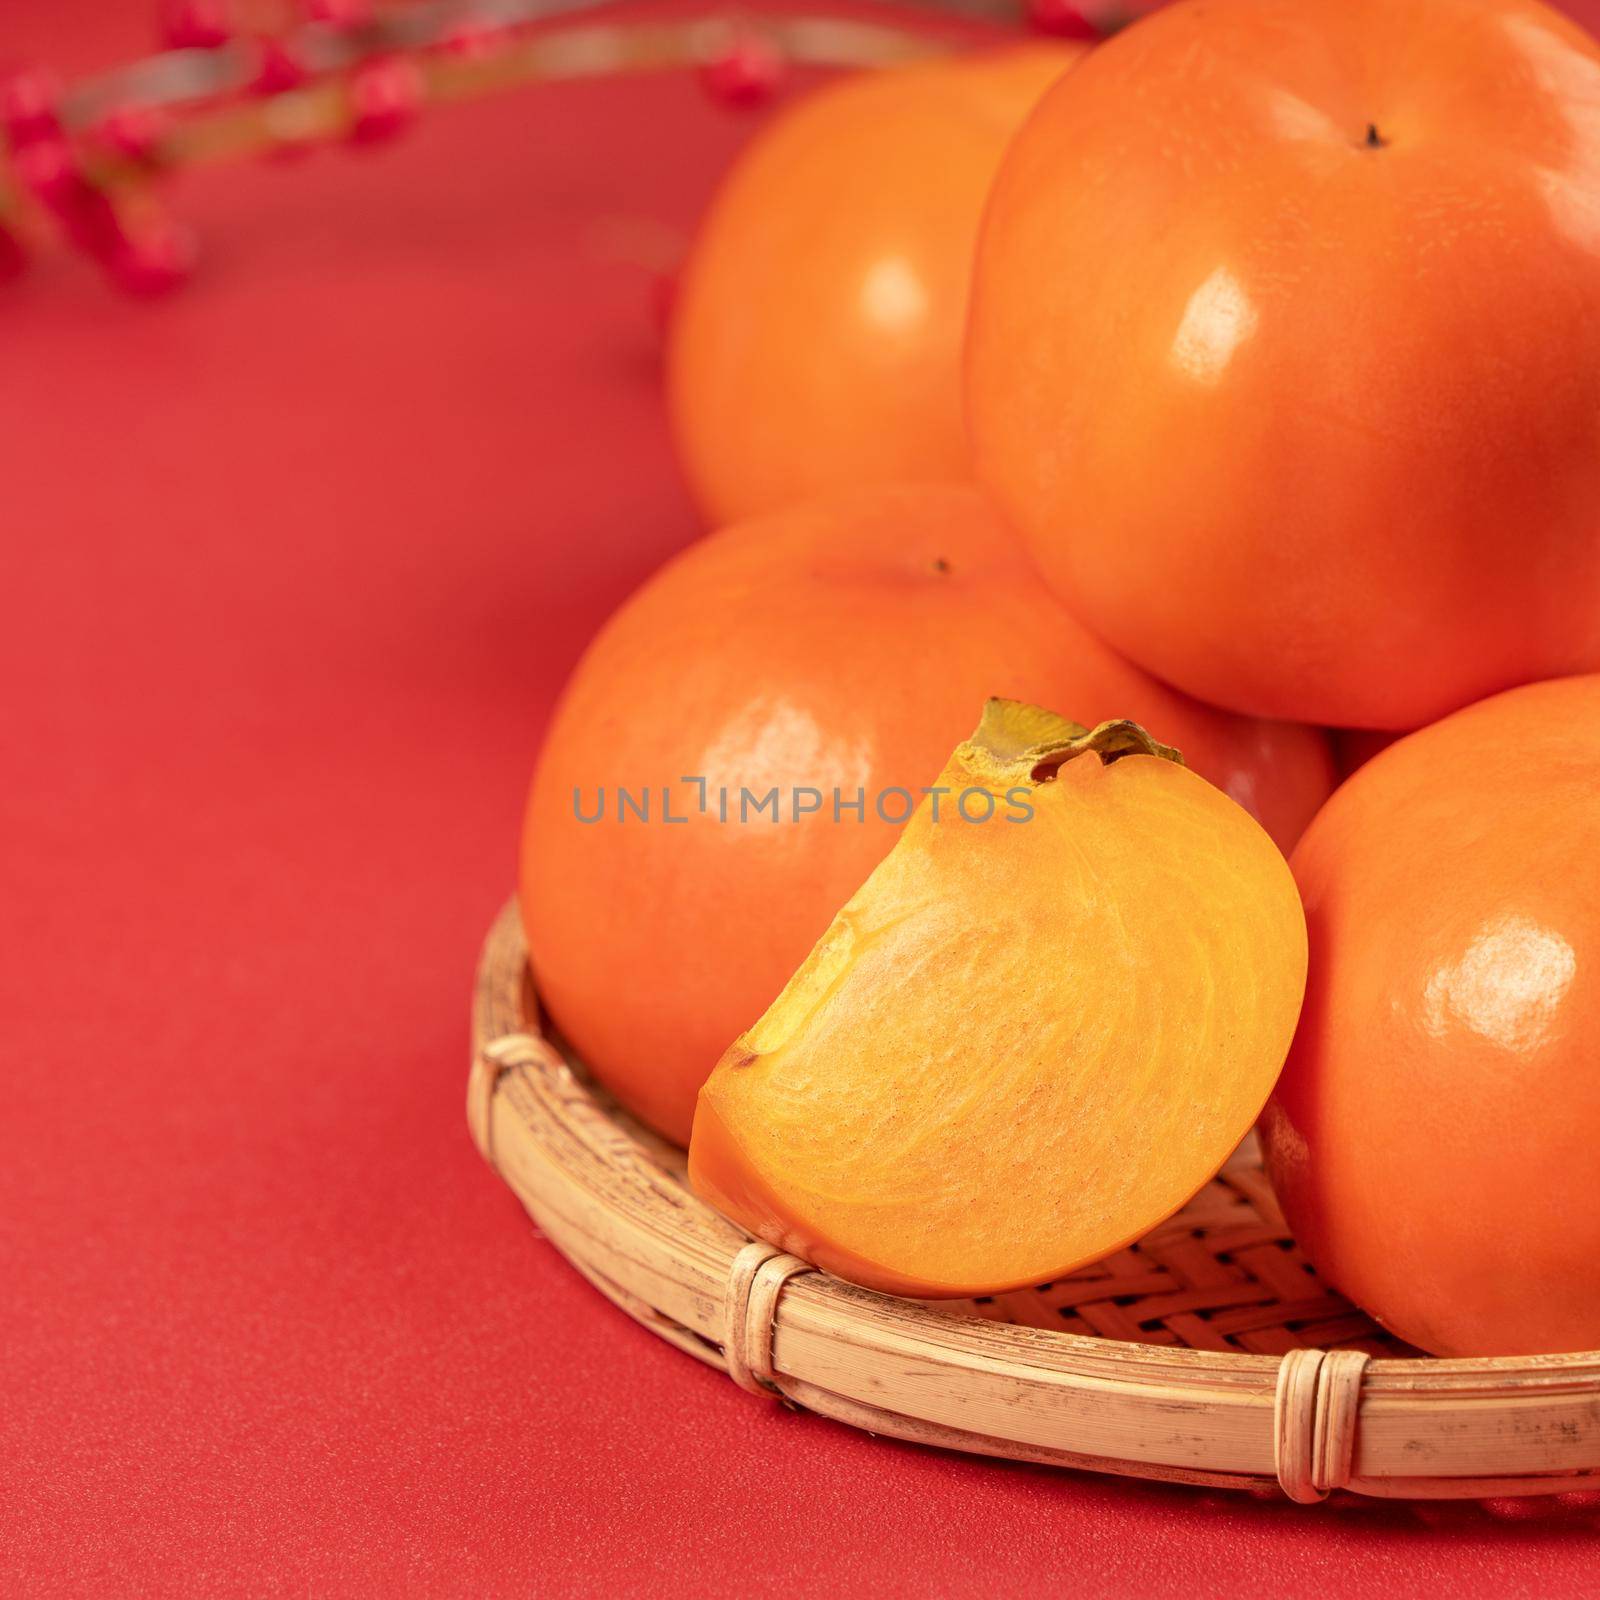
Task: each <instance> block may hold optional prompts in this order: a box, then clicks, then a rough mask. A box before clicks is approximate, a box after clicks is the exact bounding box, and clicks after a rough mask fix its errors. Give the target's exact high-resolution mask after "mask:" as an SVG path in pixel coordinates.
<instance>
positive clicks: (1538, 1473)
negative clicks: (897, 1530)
mask: <svg viewBox="0 0 1600 1600" xmlns="http://www.w3.org/2000/svg"><path fill="white" fill-rule="evenodd" d="M472 1032H473V1058H472V1068H471V1076H470V1078H469V1081H468V1088H467V1120H468V1124H469V1126H470V1128H471V1130H472V1136H473V1138H474V1140H475V1141H476V1142H477V1145H478V1148H479V1149H480V1150H481V1151H482V1153H483V1155H484V1158H485V1159H486V1160H487V1161H488V1162H489V1164H490V1165H491V1166H492V1167H493V1168H494V1169H495V1170H496V1171H497V1172H498V1173H499V1174H500V1176H501V1177H502V1178H503V1179H504V1180H505V1181H506V1183H508V1184H509V1185H510V1187H511V1189H512V1190H513V1191H514V1192H515V1194H516V1195H517V1198H518V1199H519V1200H520V1201H521V1202H522V1204H523V1206H524V1208H525V1209H526V1210H527V1211H528V1213H529V1215H530V1216H531V1217H532V1218H533V1220H534V1221H535V1222H536V1223H537V1224H538V1226H539V1228H540V1229H541V1230H542V1231H543V1232H544V1233H545V1235H546V1236H547V1237H548V1238H549V1239H550V1240H551V1242H552V1243H553V1244H554V1245H555V1246H556V1248H557V1249H558V1250H560V1251H561V1253H562V1254H563V1255H564V1256H566V1258H567V1259H568V1260H569V1261H570V1262H571V1263H572V1265H573V1266H575V1267H576V1268H577V1269H578V1271H579V1272H581V1273H582V1274H583V1275H584V1277H586V1278H587V1279H588V1280H589V1281H590V1282H591V1283H592V1284H594V1285H595V1287H596V1288H598V1289H599V1290H600V1291H601V1293H603V1294H604V1295H606V1296H607V1297H608V1298H609V1299H610V1300H612V1301H614V1302H615V1303H616V1304H617V1305H619V1306H620V1307H621V1308H622V1309H623V1310H624V1311H626V1312H627V1313H628V1314H629V1315H630V1316H632V1317H634V1318H635V1319H636V1320H638V1321H639V1322H641V1323H643V1324H644V1325H645V1327H647V1328H649V1329H650V1330H651V1331H652V1332H654V1333H656V1334H658V1335H659V1336H660V1337H661V1338H663V1339H666V1340H667V1341H668V1342H670V1343H672V1344H674V1345H676V1346H677V1347H678V1348H679V1349H681V1350H683V1351H686V1352H687V1353H688V1354H690V1355H692V1356H695V1357H696V1358H698V1359H699V1360H701V1361H704V1362H706V1363H707V1364H708V1365H711V1366H714V1367H719V1368H722V1369H725V1370H726V1371H727V1372H728V1374H729V1375H730V1376H731V1377H732V1378H733V1379H734V1381H735V1382H737V1383H739V1384H740V1385H741V1386H742V1387H744V1388H746V1389H749V1390H752V1391H754V1392H755V1393H758V1394H765V1395H768V1396H778V1397H781V1398H783V1399H785V1400H787V1401H789V1402H791V1403H793V1404H794V1405H797V1406H801V1407H804V1408H805V1409H806V1410H809V1411H815V1412H818V1413H820V1414H821V1415H823V1416H827V1417H833V1418H835V1419H837V1420H839V1421H841V1422H846V1423H850V1424H852V1425H853V1426H855V1427H858V1428H865V1429H868V1430H870V1431H871V1432H873V1433H883V1434H890V1435H892V1436H894V1437H896V1438H900V1439H908V1440H912V1441H915V1442H918V1443H922V1444H933V1445H941V1446H944V1447H946V1448H948V1449H955V1450H966V1451H971V1452H973V1453H976V1454H979V1455H990V1456H1003V1457H1009V1458H1011V1459H1014V1460H1019V1461H1033V1462H1043V1463H1049V1464H1054V1465H1059V1466H1066V1467H1077V1468H1082V1469H1085V1470H1089V1471H1095V1472H1111V1473H1121V1474H1126V1475H1132V1476H1137V1477H1144V1478H1160V1479H1166V1480H1169V1481H1175V1482H1180V1483H1195V1484H1206V1485H1211V1486H1216V1487H1231V1488H1246V1489H1255V1488H1260V1487H1263V1486H1271V1485H1273V1484H1276V1485H1278V1486H1279V1487H1281V1489H1282V1490H1283V1492H1284V1493H1285V1494H1287V1495H1288V1496H1289V1497H1290V1498H1291V1499H1293V1500H1299V1501H1307V1502H1309V1501H1317V1500H1322V1499H1324V1498H1326V1496H1327V1495H1328V1494H1329V1493H1330V1491H1333V1490H1349V1491H1353V1492H1355V1493H1357V1494H1363V1495H1376V1496H1385V1497H1400V1498H1405V1497H1416V1498H1488V1497H1497V1496H1501V1495H1535V1494H1555V1493H1563V1492H1571V1491H1575V1490H1583V1489H1595V1488H1600V1351H1596V1352H1589V1353H1586V1354H1580V1355H1564V1356H1532V1357H1523V1358H1517V1359H1493V1360H1490V1359H1484V1360H1474V1361H1456V1360H1448V1361H1447V1360H1435V1359H1432V1358H1430V1357H1426V1356H1422V1355H1419V1354H1418V1353H1417V1352H1416V1351H1413V1350H1409V1349H1407V1348H1406V1347H1405V1346H1403V1345H1401V1344H1399V1343H1398V1342H1397V1341H1396V1340H1394V1339H1393V1338H1392V1337H1390V1336H1389V1335H1387V1334H1385V1333H1384V1332H1383V1331H1382V1330H1381V1329H1380V1328H1378V1327H1377V1326H1376V1325H1375V1324H1373V1323H1372V1322H1371V1321H1370V1320H1369V1319H1368V1318H1367V1317H1366V1316H1364V1315H1363V1314H1362V1313H1361V1312H1359V1311H1357V1310H1356V1309H1355V1308H1354V1307H1352V1306H1351V1305H1350V1304H1349V1303H1348V1302H1346V1301H1344V1300H1342V1299H1341V1298H1340V1297H1339V1296H1338V1295H1336V1294H1334V1293H1333V1292H1332V1291H1331V1290H1329V1289H1328V1288H1327V1287H1326V1286H1325V1285H1322V1284H1320V1283H1319V1282H1318V1281H1317V1279H1316V1276H1315V1274H1314V1273H1313V1272H1312V1270H1311V1268H1310V1267H1309V1265H1308V1264H1307V1263H1306V1261H1305V1259H1304V1258H1303V1256H1302V1255H1301V1254H1300V1252H1299V1251H1298V1249H1297V1248H1296V1247H1295V1245H1294V1242H1293V1240H1292V1239H1291V1238H1290V1237H1289V1235H1288V1231H1287V1229H1286V1228H1285V1226H1284V1223H1283V1220H1282V1218H1281V1216H1280V1215H1279V1214H1278V1211H1277V1208H1276V1206H1275V1205H1274V1203H1273V1200H1272V1195H1271V1191H1270V1190H1269V1188H1268V1187H1267V1185H1266V1181H1265V1179H1264V1177H1263V1175H1262V1172H1261V1169H1260V1165H1259V1160H1258V1158H1257V1157H1256V1156H1255V1154H1254V1152H1253V1150H1252V1149H1251V1148H1250V1147H1248V1146H1247V1147H1246V1148H1245V1149H1242V1150H1241V1151H1240V1152H1239V1154H1238V1155H1236V1156H1235V1157H1234V1159H1233V1160H1232V1161H1231V1162H1230V1163H1229V1164H1228V1166H1227V1167H1225V1168H1224V1169H1223V1171H1222V1172H1221V1173H1220V1174H1219V1175H1218V1176H1217V1177H1216V1178H1215V1179H1213V1180H1212V1182H1211V1183H1209V1184H1208V1185H1207V1186H1206V1187H1205V1189H1203V1190H1202V1191H1201V1192H1200V1194H1198V1195H1197V1196H1196V1197H1195V1198H1194V1200H1192V1201H1191V1202H1190V1204H1189V1205H1188V1206H1187V1207H1185V1208H1184V1210H1183V1211H1181V1212H1179V1213H1178V1215H1177V1216H1175V1217H1173V1218H1172V1219H1171V1220H1169V1221H1168V1222H1166V1223H1163V1224H1162V1225H1161V1226H1160V1227H1158V1228H1156V1229H1155V1230H1154V1231H1152V1232H1151V1233H1150V1234H1148V1235H1146V1236H1145V1238H1143V1239H1142V1240H1140V1241H1139V1243H1138V1244H1136V1245H1135V1246H1133V1247H1132V1248H1131V1249H1128V1250H1124V1251H1121V1252H1120V1253H1119V1254H1117V1255H1116V1256H1113V1257H1112V1258H1111V1259H1109V1260H1107V1261H1103V1262H1100V1263H1099V1264H1097V1265H1096V1266H1094V1267H1091V1268H1088V1269H1086V1270H1084V1271H1082V1272H1079V1273H1075V1274H1073V1275H1072V1276H1071V1277H1069V1278H1064V1279H1062V1280H1060V1281H1059V1282H1056V1283H1050V1284H1045V1285H1042V1286H1041V1287H1039V1288H1037V1289H1031V1290H1028V1291H1026V1292H1024V1293H1019V1294H1008V1295H1003V1296H999V1297H996V1298H993V1299H989V1300H981V1301H964V1302H940V1303H939V1304H937V1305H923V1304H920V1303H918V1302H915V1301H909V1300H897V1299H894V1298H892V1297H890V1296H887V1295H881V1294H875V1293H873V1292H871V1291H869V1290H866V1289H858V1288H856V1287H854V1286H853V1285H850V1284H846V1283H841V1282H839V1281H838V1280H837V1279H834V1278H831V1277H829V1276H828V1275H827V1274H825V1273H822V1272H819V1271H817V1270H815V1269H813V1268H811V1267H809V1266H807V1265H806V1263H804V1262H802V1261H799V1260H797V1259H796V1258H795V1257H793V1256H788V1255H784V1254H783V1253H782V1252H780V1251H778V1250H775V1249H773V1248H772V1247H771V1246H770V1245H767V1244H763V1243H753V1242H752V1241H751V1240H750V1239H749V1238H748V1237H747V1236H746V1235H745V1234H743V1233H742V1232H741V1231H740V1230H739V1229H737V1228H735V1227H734V1226H733V1225H732V1224H731V1223H729V1222H727V1221H726V1220H725V1219H724V1218H723V1217H721V1216H719V1215H718V1214H717V1213H716V1212H715V1211H713V1210H712V1209H711V1208H710V1207H709V1206H707V1205H705V1204H704V1203H703V1202H702V1201H700V1200H699V1199H698V1198H697V1197H696V1196H695V1195H694V1194H692V1193H691V1192H690V1190H689V1188H688V1186H687V1184H686V1182H685V1179H684V1161H683V1153H682V1152H681V1151H679V1150H677V1149H675V1148H674V1147H673V1146H671V1145H669V1144H667V1143H665V1142H664V1141H663V1140H661V1139H659V1138H657V1137H656V1136H655V1135H654V1134H652V1133H650V1132H649V1131H648V1130H647V1129H645V1128H643V1127H642V1126H641V1125H639V1124H638V1123H636V1122H634V1121H633V1120H632V1119H631V1118H630V1117H629V1116H628V1115H627V1114H626V1113H625V1112H624V1111H622V1110H621V1109H620V1107H618V1106H617V1105H616V1103H615V1102H614V1101H612V1100H611V1099H610V1097H609V1096H607V1095H606V1094H605V1092H604V1091H603V1090H602V1089H600V1088H599V1087H598V1086H597V1085H596V1084H594V1083H592V1082H591V1081H589V1080H588V1079H587V1078H586V1076H585V1075H584V1074H583V1072H582V1069H581V1067H579V1066H578V1065H577V1064H576V1063H575V1062H573V1061H571V1060H569V1059H568V1058H567V1057H566V1056H565V1055H564V1054H563V1052H562V1051H561V1050H560V1048H559V1047H558V1045H557V1044H556V1043H555V1042H554V1041H553V1040H552V1039H550V1038H549V1037H547V1036H546V1034H545V1033H544V1032H543V1031H542V1027H541V1023H540V1018H539V1009H538V1002H537V999H536V997H535V995H534V993H533V989H532V986H531V981H530V978H529V974H528V966H527V952H526V949H525V947H524V945H523V940H522V930H521V925H520V922H519V919H518V916H517V912H516V905H515V902H513V903H512V904H511V905H508V906H507V907H506V908H505V910H504V911H503V912H502V913H501V915H500V917H499V918H498V919H497V920H496V922H495V924H494V927H493V928H492V929H491V930H490V932H489V936H488V939H487V941H486V942H485V944H484V948H483V954H482V957H481V960H480V964H479V968H478V976H477V986H476V993H475V996H474V1003H473V1015H472Z"/></svg>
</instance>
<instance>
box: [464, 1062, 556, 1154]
mask: <svg viewBox="0 0 1600 1600" xmlns="http://www.w3.org/2000/svg"><path fill="white" fill-rule="evenodd" d="M548 1053H549V1046H548V1045H547V1044H546V1043H545V1042H544V1040H543V1039H540V1038H537V1037H535V1036H534V1035H533V1034H531V1033H507V1034H502V1035H501V1036H500V1037H499V1038H498V1039H493V1040H491V1041H490V1042H489V1043H488V1044H486V1045H485V1046H484V1047H483V1050H482V1052H481V1057H482V1065H481V1070H479V1071H478V1072H475V1073H473V1075H472V1077H471V1079H470V1080H469V1082H468V1094H469V1095H470V1096H472V1100H471V1101H470V1102H469V1104H468V1106H467V1115H468V1118H469V1120H470V1122H471V1125H472V1127H473V1128H475V1129H480V1130H481V1132H480V1133H479V1148H480V1149H481V1150H482V1151H483V1159H484V1160H485V1161H487V1162H488V1163H489V1165H490V1166H491V1167H494V1169H495V1171H496V1172H498V1171H499V1170H500V1169H499V1167H498V1166H497V1165H496V1163H495V1159H494V1094H495V1090H496V1089H497V1088H498V1087H499V1084H500V1080H501V1078H503V1077H504V1076H505V1075H506V1073H508V1072H509V1071H511V1069H512V1068H513V1067H536V1066H538V1065H539V1063H540V1062H541V1061H543V1060H544V1059H545V1057H546V1055H547V1054H548Z"/></svg>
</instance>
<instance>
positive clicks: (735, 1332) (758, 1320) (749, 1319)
mask: <svg viewBox="0 0 1600 1600" xmlns="http://www.w3.org/2000/svg"><path fill="white" fill-rule="evenodd" d="M810 1271H811V1266H810V1264H809V1263H808V1262H805V1261H802V1260H800V1258H799V1257H798V1256H790V1255H785V1254H784V1253H783V1251H781V1250H777V1249H774V1248H773V1246H772V1245H770V1244H764V1243H762V1242H761V1241H760V1240H759V1239H756V1240H753V1241H752V1242H751V1243H749V1244H747V1245H746V1246H745V1247H744V1248H743V1249H742V1250H741V1251H740V1252H739V1253H738V1255H736V1256H735V1257H734V1258H733V1266H732V1268H731V1269H730V1271H729V1273H728V1292H727V1296H726V1298H725V1299H724V1301H723V1306H722V1351H723V1355H724V1356H725V1357H726V1359H727V1363H728V1376H729V1377H730V1378H732V1379H733V1381H734V1382H735V1383H736V1384H738V1385H739V1387H740V1388H741V1389H748V1390H749V1391H750V1393H751V1394H765V1395H771V1394H776V1393H778V1388H777V1382H776V1379H775V1377H774V1374H773V1367H772V1325H773V1320H774V1318H775V1317H776V1316H777V1312H778V1296H779V1295H780V1294H782V1293H783V1286H784V1285H785V1284H786V1283H787V1282H788V1281H789V1280H790V1279H791V1278H792V1277H794V1275H795V1274H796V1273H797V1272H810Z"/></svg>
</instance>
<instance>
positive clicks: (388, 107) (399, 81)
mask: <svg viewBox="0 0 1600 1600" xmlns="http://www.w3.org/2000/svg"><path fill="white" fill-rule="evenodd" d="M424 93H425V86H424V84H423V80H422V73H421V72H420V71H419V70H418V68H417V64H416V62H414V61H411V60H408V59H407V58H406V57H404V56H389V57H386V58H385V59H383V60H381V61H369V62H367V63H365V64H364V65H363V66H360V67H357V68H356V70H355V71H354V72H352V73H351V74H350V138H351V140H352V141H353V142H354V143H356V144H376V143H378V142H379V141H380V140H383V139H392V138H393V137H394V136H395V135H396V134H397V133H400V132H401V131H402V130H404V129H405V128H406V127H407V126H408V125H409V124H410V123H411V122H412V121H414V120H415V118H416V116H417V113H418V112H419V111H420V110H421V109H422V103H423V98H424Z"/></svg>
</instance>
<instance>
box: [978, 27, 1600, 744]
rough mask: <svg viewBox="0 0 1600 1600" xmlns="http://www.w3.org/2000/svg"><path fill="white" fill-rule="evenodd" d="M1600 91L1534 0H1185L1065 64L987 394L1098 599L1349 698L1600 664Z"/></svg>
mask: <svg viewBox="0 0 1600 1600" xmlns="http://www.w3.org/2000/svg"><path fill="white" fill-rule="evenodd" d="M1597 103H1600V44H1597V43H1596V41H1595V40H1594V39H1593V38H1591V37H1590V36H1589V35H1588V34H1586V33H1585V32H1584V31H1583V29H1582V28H1580V27H1579V26H1578V25H1577V24H1576V23H1574V22H1572V21H1570V20H1569V19H1567V18H1565V17H1562V16H1560V15H1559V14H1558V13H1557V12H1555V11H1554V10H1551V9H1549V8H1548V7H1546V6H1542V5H1539V4H1536V3H1534V0H1185V3H1181V4H1178V5H1174V6H1170V7H1168V8H1166V9H1165V10H1162V11H1159V12H1157V13H1155V14H1154V15H1152V16H1150V17H1148V18H1145V19H1143V20H1141V21H1139V22H1137V23H1135V24H1134V25H1133V26H1132V27H1130V28H1128V29H1127V30H1126V31H1125V32H1123V33H1119V34H1118V35H1116V36H1115V37H1114V38H1112V39H1111V40H1109V41H1108V42H1107V43H1106V44H1104V45H1102V46H1100V47H1098V48H1096V49H1095V50H1094V51H1092V52H1091V53H1090V54H1089V55H1088V56H1087V57H1086V58H1085V59H1084V61H1083V62H1082V63H1081V64H1080V65H1079V66H1078V67H1076V68H1074V69H1073V71H1072V73H1071V75H1070V82H1069V83H1064V84H1062V85H1060V86H1058V87H1057V88H1055V89H1053V90H1051V91H1050V93H1049V94H1047V95H1046V96H1045V98H1044V100H1043V101H1042V102H1041V103H1040V105H1039V107H1038V109H1037V110H1036V112H1035V113H1034V115H1033V116H1032V117H1030V118H1029V120H1028V122H1027V123H1026V124H1025V126H1024V128H1023V130H1022V132H1021V133H1020V135H1019V136H1018V138H1017V139H1016V141H1015V142H1014V143H1013V144H1012V146H1011V148H1010V150H1009V151H1008V153H1007V155H1006V158H1005V160H1004V162H1003V163H1002V165H1001V169H1000V173H999V175H998V177H997V179H996V182H995V188H994V192H993V197H992V199H991V202H990V205H989V209H988V211H987V213H986V215H985V221H984V226H983V231H982V235H981V238H980V243H979V250H978V259H977V265H976V267H975V270H974V278H973V306H972V320H971V327H970V334H969V342H968V349H967V379H968V382H967V399H968V416H969V419H970V421H971V424H972V433H973V450H974V460H975V465H976V469H977V473H978V476H979V478H980V480H981V481H983V482H984V483H985V484H986V486H987V487H988V488H989V489H990V490H991V491H992V492H993V493H995V494H996V496H997V497H998V498H999V500H1000V502H1001V504H1002V506H1003V507H1004V509H1005V510H1006V511H1007V512H1008V513H1009V514H1010V515H1011V516H1012V518H1013V519H1014V520H1015V521H1016V523H1017V525H1018V527H1019V529H1020V531H1021V532H1022V534H1023V535H1024V537H1025V538H1026V539H1027V541H1028V543H1029V545H1030V547H1031V549H1032V551H1033V553H1034V556H1035V558H1036V559H1037V560H1038V562H1039V564H1040V568H1041V570H1042V571H1043V573H1044V574H1045V576H1046V578H1047V579H1048V581H1049V582H1050V583H1051V585H1052V586H1053V587H1054V588H1055V589H1056V591H1057V592H1058V593H1059V594H1060V595H1061V597H1062V598H1063V599H1064V600H1065V601H1066V602H1067V604H1068V605H1069V606H1071V607H1072V608H1073V609H1074V610H1075V611H1076V612H1077V614H1078V616H1079V617H1080V619H1081V620H1083V621H1084V622H1085V623H1087V624H1088V625H1090V626H1091V627H1093V628H1095V629H1096V631H1097V632H1099V634H1100V635H1101V637H1102V638H1104V639H1106V640H1107V641H1108V642H1109V643H1110V644H1111V645H1112V646H1113V647H1115V648H1116V649H1118V650H1120V651H1121V652H1122V653H1123V654H1124V655H1126V656H1128V657H1130V658H1131V659H1132V660H1135V661H1137V662H1138V663H1139V664H1140V665H1141V666H1143V667H1145V668H1146V669H1147V670H1149V671H1150V672H1153V673H1155V674H1156V675H1157V676H1158V677H1160V678H1163V679H1165V680H1166V681H1167V682H1169V683H1174V684H1177V685H1178V686H1179V687H1180V688H1183V689H1185V690H1187V691H1188V692H1189V693H1190V694H1193V695H1197V696H1199V697H1200V698H1201V699H1203V700H1207V701H1210V702H1211V703H1213V704H1216V705H1225V706H1229V707H1231V708H1233V709H1234V710H1238V711H1248V712H1252V713H1254V714H1256V715H1258V716H1274V717H1293V718H1298V719H1301V720H1304V721H1308V722H1321V723H1329V724H1335V725H1340V726H1348V727H1368V728H1390V729H1407V728H1414V727H1417V726H1420V725H1421V724H1423V723H1426V722H1428V721H1431V720H1433V719H1435V718H1437V717H1439V716H1441V715H1443V714H1445V713H1447V712H1449V711H1453V710H1455V709H1456V708H1458V707H1459V706H1462V705H1464V704H1467V703H1468V702H1470V701H1473V700H1476V699H1478V698H1480V697H1481V696H1483V695H1485V694H1488V693H1490V692H1492V691H1495V690H1499V689H1504V688H1509V687H1511V686H1512V685H1514V684H1518V683H1525V682H1529V681H1532V680H1536V679H1540V678H1547V677H1552V676H1556V675H1558V674H1561V673H1571V672H1583V671H1593V670H1595V669H1596V668H1597V667H1600V531H1597V530H1600V520H1597V514H1596V506H1597V505H1600V426H1597V418H1600V199H1597V196H1600V123H1597V120H1596V116H1595V106H1596V104H1597Z"/></svg>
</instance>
